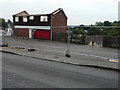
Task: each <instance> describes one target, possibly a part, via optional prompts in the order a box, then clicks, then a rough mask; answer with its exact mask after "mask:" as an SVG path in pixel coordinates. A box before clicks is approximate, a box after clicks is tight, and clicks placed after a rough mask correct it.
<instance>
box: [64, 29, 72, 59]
mask: <svg viewBox="0 0 120 90" xmlns="http://www.w3.org/2000/svg"><path fill="white" fill-rule="evenodd" d="M67 35H68V37H67V50H66V54H65V56H66V57H71V55H70V38H71V36H70V27H68V31H67Z"/></svg>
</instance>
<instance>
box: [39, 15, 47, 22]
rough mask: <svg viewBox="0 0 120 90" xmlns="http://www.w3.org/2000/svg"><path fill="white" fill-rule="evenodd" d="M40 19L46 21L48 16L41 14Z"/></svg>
mask: <svg viewBox="0 0 120 90" xmlns="http://www.w3.org/2000/svg"><path fill="white" fill-rule="evenodd" d="M40 21H41V22H47V21H48V16H41V17H40Z"/></svg>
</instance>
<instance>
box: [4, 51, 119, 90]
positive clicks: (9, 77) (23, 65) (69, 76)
mask: <svg viewBox="0 0 120 90" xmlns="http://www.w3.org/2000/svg"><path fill="white" fill-rule="evenodd" d="M2 65H3V67H2V69H3V71H2V72H3V79H2V84H3V88H118V73H117V72H115V71H107V70H103V69H96V68H90V67H81V66H75V65H69V64H63V63H58V62H52V61H45V60H41V59H34V58H30V57H24V56H17V55H12V54H7V53H3V55H2Z"/></svg>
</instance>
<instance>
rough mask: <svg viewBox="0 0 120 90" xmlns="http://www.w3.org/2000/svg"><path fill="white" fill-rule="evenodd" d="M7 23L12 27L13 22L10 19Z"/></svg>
mask: <svg viewBox="0 0 120 90" xmlns="http://www.w3.org/2000/svg"><path fill="white" fill-rule="evenodd" d="M7 23H8V24H9V25H10V26H11V27H12V25H13V23H12V22H11V20H9V19H8V21H7Z"/></svg>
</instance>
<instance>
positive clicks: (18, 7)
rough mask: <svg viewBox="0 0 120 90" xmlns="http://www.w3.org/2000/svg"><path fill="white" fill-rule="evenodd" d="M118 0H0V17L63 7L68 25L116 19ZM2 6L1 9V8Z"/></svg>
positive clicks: (8, 17) (6, 17)
mask: <svg viewBox="0 0 120 90" xmlns="http://www.w3.org/2000/svg"><path fill="white" fill-rule="evenodd" d="M119 1H120V0H0V4H1V5H0V11H2V12H0V17H3V18H5V19H10V20H12V15H14V14H16V13H18V12H21V11H23V10H26V11H27V12H28V13H29V14H44V13H45V14H46V13H51V12H53V11H54V10H56V9H58V8H63V10H64V11H65V13H66V15H67V17H68V25H75V24H77V25H80V24H86V25H88V24H95V22H99V21H101V22H103V21H105V20H109V21H111V22H112V21H115V20H118V2H119ZM1 8H2V10H1Z"/></svg>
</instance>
